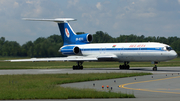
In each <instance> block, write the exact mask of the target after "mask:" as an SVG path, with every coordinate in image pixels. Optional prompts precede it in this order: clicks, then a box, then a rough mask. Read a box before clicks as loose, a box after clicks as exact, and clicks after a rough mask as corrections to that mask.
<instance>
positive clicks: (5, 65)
mask: <svg viewBox="0 0 180 101" xmlns="http://www.w3.org/2000/svg"><path fill="white" fill-rule="evenodd" d="M19 58H20V57H19ZM7 59H17V58H3V57H1V58H0V60H7ZM120 64H123V63H119V62H84V63H83V66H84V68H118V67H119V65H120ZM73 65H76V62H2V61H1V62H0V69H57V68H72V66H73ZM129 65H130V66H131V67H153V66H154V64H151V62H130V64H129ZM167 66H180V58H175V59H174V60H171V61H167V62H160V63H159V64H158V67H167Z"/></svg>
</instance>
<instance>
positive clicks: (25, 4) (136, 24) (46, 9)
mask: <svg viewBox="0 0 180 101" xmlns="http://www.w3.org/2000/svg"><path fill="white" fill-rule="evenodd" d="M65 17H68V18H75V19H77V21H71V22H70V25H71V27H72V28H73V30H74V31H75V32H85V33H90V34H95V33H96V31H103V32H106V33H108V34H109V35H110V36H112V37H119V36H120V35H130V34H134V35H138V36H140V35H144V36H146V37H148V36H156V37H157V36H160V37H166V38H167V37H174V36H177V37H180V0H0V37H5V39H6V40H9V41H17V42H18V43H20V44H21V45H22V44H25V43H26V42H28V41H34V40H36V39H37V38H39V37H48V36H50V35H53V34H60V32H59V29H58V26H57V24H56V23H54V22H39V21H24V20H22V18H48V19H52V18H65Z"/></svg>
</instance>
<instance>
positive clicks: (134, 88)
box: [0, 67, 180, 101]
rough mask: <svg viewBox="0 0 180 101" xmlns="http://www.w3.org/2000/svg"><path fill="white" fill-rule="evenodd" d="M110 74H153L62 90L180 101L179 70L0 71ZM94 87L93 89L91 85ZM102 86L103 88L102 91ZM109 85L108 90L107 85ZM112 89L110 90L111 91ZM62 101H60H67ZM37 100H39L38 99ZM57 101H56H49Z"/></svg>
mask: <svg viewBox="0 0 180 101" xmlns="http://www.w3.org/2000/svg"><path fill="white" fill-rule="evenodd" d="M110 72H124V73H131V72H150V73H153V75H147V76H138V77H128V78H119V79H110V80H100V81H88V82H80V83H70V84H63V85H60V86H63V87H76V88H92V89H96V90H99V91H109V90H110V91H113V92H123V93H130V94H134V95H135V96H136V98H132V99H120V100H122V101H130V100H133V101H144V100H146V101H152V100H154V101H157V100H158V101H159V100H162V101H169V100H179V99H180V67H159V68H158V71H152V68H151V67H133V68H131V69H130V70H119V69H117V68H85V69H84V70H72V69H23V70H0V75H13V74H57V73H59V74H61V73H69V74H72V73H110ZM93 84H95V86H94V85H93ZM102 85H104V86H105V88H104V89H102ZM107 85H108V86H109V88H107V87H106V86H107ZM111 87H112V90H111ZM68 100H70V101H90V100H94V101H109V100H111V101H118V100H119V99H68ZM68 100H61V101H68ZM38 101H39V100H38ZM48 101H56V100H48Z"/></svg>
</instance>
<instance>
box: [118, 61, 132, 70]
mask: <svg viewBox="0 0 180 101" xmlns="http://www.w3.org/2000/svg"><path fill="white" fill-rule="evenodd" d="M128 63H129V62H124V65H119V69H129V68H130V66H129V65H127V64H128Z"/></svg>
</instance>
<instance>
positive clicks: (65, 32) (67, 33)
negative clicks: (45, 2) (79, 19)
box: [24, 18, 92, 45]
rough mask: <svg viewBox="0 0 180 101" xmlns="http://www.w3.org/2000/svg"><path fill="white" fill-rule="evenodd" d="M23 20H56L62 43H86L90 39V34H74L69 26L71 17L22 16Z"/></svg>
mask: <svg viewBox="0 0 180 101" xmlns="http://www.w3.org/2000/svg"><path fill="white" fill-rule="evenodd" d="M24 20H31V21H51V22H56V23H57V24H58V27H59V30H60V32H61V36H62V39H63V45H71V44H87V43H90V42H91V41H92V35H91V34H88V33H86V34H81V35H76V33H75V32H74V31H73V29H72V28H71V26H70V24H69V21H75V19H73V18H57V19H32V18H24Z"/></svg>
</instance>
